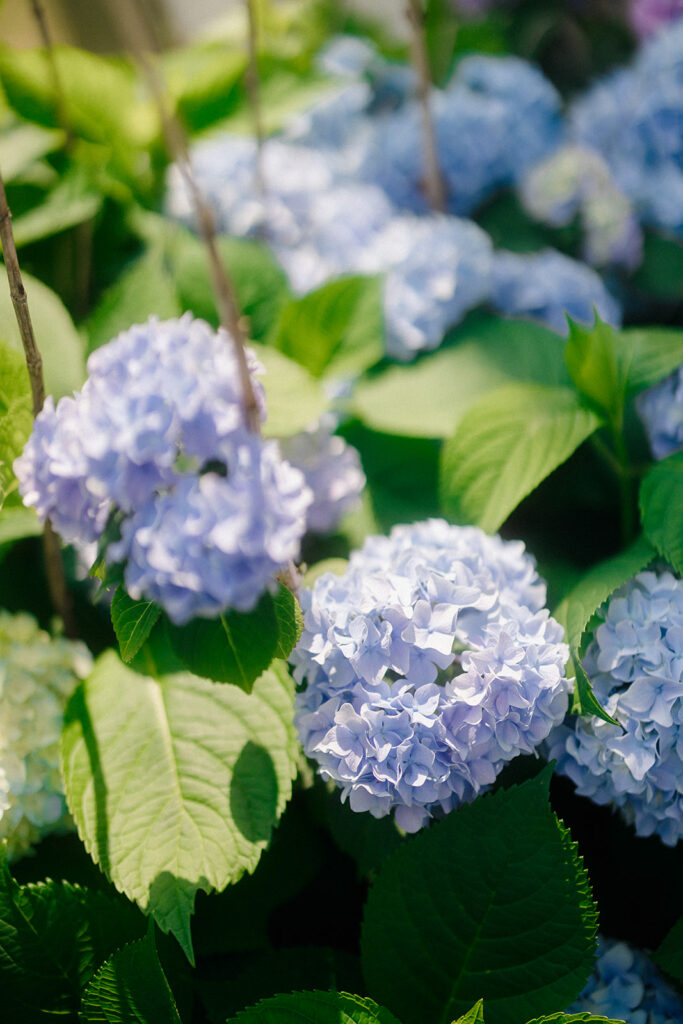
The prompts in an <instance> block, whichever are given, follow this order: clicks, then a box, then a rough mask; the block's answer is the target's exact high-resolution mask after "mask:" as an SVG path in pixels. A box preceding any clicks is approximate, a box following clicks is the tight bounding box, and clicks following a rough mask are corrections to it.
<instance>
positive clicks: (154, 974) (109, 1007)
mask: <svg viewBox="0 0 683 1024" xmlns="http://www.w3.org/2000/svg"><path fill="white" fill-rule="evenodd" d="M81 1017H82V1020H83V1021H84V1024H181V1020H180V1015H179V1013H178V1009H177V1007H176V1004H175V1000H174V998H173V993H172V992H171V989H170V987H169V984H168V981H167V980H166V976H165V974H164V972H163V969H162V966H161V964H160V962H159V957H158V955H157V951H156V947H155V944H154V939H153V937H152V935H151V933H148V934H147V936H146V937H145V938H144V939H139V940H138V941H137V942H131V943H129V944H128V945H127V946H124V947H123V948H122V949H118V950H117V951H116V952H115V953H114V955H113V957H112V958H111V959H110V960H107V962H106V963H105V964H104V965H103V966H102V967H101V968H100V970H99V971H98V972H97V974H96V975H95V977H94V978H93V980H92V981H91V983H90V985H89V986H88V988H87V990H86V992H85V993H84V995H83V1005H82V1007H81Z"/></svg>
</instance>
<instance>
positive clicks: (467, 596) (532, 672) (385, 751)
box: [292, 520, 569, 832]
mask: <svg viewBox="0 0 683 1024" xmlns="http://www.w3.org/2000/svg"><path fill="white" fill-rule="evenodd" d="M301 601H302V608H303V612H304V631H303V634H302V637H301V640H300V641H299V643H298V645H297V647H296V648H295V650H294V652H293V654H292V662H293V665H294V675H295V678H296V679H297V681H298V682H299V683H300V684H302V685H303V684H305V689H304V690H303V691H302V692H301V693H300V694H299V696H298V697H297V713H296V724H297V728H298V731H299V736H300V738H301V741H302V743H303V746H304V750H305V752H306V754H307V755H308V756H309V757H311V758H313V759H314V760H315V761H317V763H318V766H319V771H320V774H321V775H322V777H323V778H324V779H332V780H334V781H335V782H336V783H337V785H338V786H340V787H341V789H342V799H346V798H348V799H349V803H350V805H351V807H352V809H353V810H355V811H362V810H368V811H370V813H371V814H373V815H374V816H375V817H382V816H384V815H386V814H389V812H390V811H391V810H392V809H395V812H396V821H397V823H398V824H399V825H400V826H401V827H402V828H404V829H405V830H406V831H411V832H414V831H416V830H418V829H419V828H421V827H422V826H423V825H425V824H426V823H427V821H428V820H429V818H430V817H431V816H432V815H434V814H441V813H447V812H448V811H450V810H452V809H453V808H455V807H457V806H458V805H460V804H461V803H463V802H467V801H470V800H472V799H473V798H474V797H475V796H476V795H477V793H479V792H481V791H482V790H483V789H485V788H486V787H487V786H489V785H490V784H491V783H492V782H493V781H494V779H495V778H496V775H497V774H498V772H499V771H500V770H501V768H502V766H503V764H505V762H507V761H509V760H511V759H512V758H513V757H515V756H516V755H517V754H519V753H531V752H533V751H534V750H535V749H536V747H537V746H538V744H540V743H541V741H542V740H543V739H544V738H545V737H546V736H547V735H548V733H549V732H550V730H551V728H552V727H553V725H555V724H557V723H558V722H560V721H561V720H562V717H563V715H564V713H565V710H566V707H567V691H568V689H569V682H568V680H567V679H565V678H564V665H565V662H566V658H567V647H566V645H565V644H564V643H562V628H561V627H560V626H559V625H558V623H556V622H555V621H554V620H553V619H551V618H549V616H548V612H547V611H546V609H545V608H544V607H543V605H544V603H545V585H544V583H543V582H542V581H541V580H540V578H539V577H538V575H537V574H536V572H535V569H534V563H533V561H532V559H531V558H530V557H529V556H528V555H527V554H525V551H524V545H523V544H522V543H521V542H505V541H502V540H501V539H500V538H499V537H488V536H486V534H484V533H483V532H482V531H481V530H478V529H476V528H475V527H458V526H450V525H449V524H448V523H446V522H444V521H443V520H430V521H428V522H424V523H417V524H415V525H413V526H398V527H395V528H394V529H393V530H392V532H391V534H390V536H389V537H369V538H367V539H366V541H365V544H364V546H363V548H362V549H361V550H360V551H359V552H355V553H354V554H352V555H351V559H350V561H349V565H348V568H347V571H346V572H345V574H344V575H343V576H334V575H333V574H331V573H327V574H325V575H323V576H321V577H320V578H319V579H318V580H316V582H315V585H314V587H313V589H312V590H304V591H303V593H302V596H301Z"/></svg>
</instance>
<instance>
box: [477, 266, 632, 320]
mask: <svg viewBox="0 0 683 1024" xmlns="http://www.w3.org/2000/svg"><path fill="white" fill-rule="evenodd" d="M492 301H493V305H494V306H495V308H496V309H498V310H499V311H500V312H502V313H510V314H512V315H513V316H529V317H532V318H533V319H534V320H540V321H541V322H542V323H544V324H547V325H548V327H552V328H553V330H556V331H559V332H560V334H567V332H568V327H567V321H566V316H567V314H568V315H569V316H571V317H572V319H573V320H578V321H580V322H581V323H586V324H592V323H593V321H594V312H593V307H595V309H597V311H598V313H599V314H600V317H601V319H602V320H604V321H606V322H607V323H610V324H613V325H614V326H615V327H618V326H619V324H620V323H621V310H620V308H619V304H618V302H617V301H616V299H615V298H613V296H612V295H610V293H609V292H608V291H607V288H606V287H605V285H604V284H603V282H602V280H601V278H600V277H599V276H598V274H597V273H596V272H595V271H594V270H592V269H591V267H588V266H586V264H585V263H580V262H579V261H578V260H573V259H570V257H569V256H564V255H563V254H562V253H560V252H557V251H556V250H554V249H543V250H542V251H541V252H537V253H530V254H527V255H519V254H517V253H512V252H497V253H495V254H494V257H493V298H492Z"/></svg>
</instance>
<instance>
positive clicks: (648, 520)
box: [640, 452, 683, 575]
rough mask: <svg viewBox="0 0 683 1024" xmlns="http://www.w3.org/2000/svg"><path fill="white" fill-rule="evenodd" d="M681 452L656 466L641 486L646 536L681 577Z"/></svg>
mask: <svg viewBox="0 0 683 1024" xmlns="http://www.w3.org/2000/svg"><path fill="white" fill-rule="evenodd" d="M682 513H683V452H676V453H675V454H674V455H669V457H668V458H666V459H662V460H661V461H660V462H657V463H656V464H655V465H654V466H653V467H652V469H651V470H650V471H649V472H648V473H647V475H646V476H645V478H644V479H643V482H642V484H641V485H640V514H641V517H642V520H643V530H644V531H645V536H646V537H647V539H648V540H649V541H651V543H652V544H654V546H655V547H656V548H657V551H659V553H660V555H662V557H663V558H665V559H666V560H667V562H668V563H669V564H670V565H671V566H672V567H673V568H674V569H675V570H676V572H677V573H678V574H679V575H683V528H682V526H681V520H682V518H683V515H682Z"/></svg>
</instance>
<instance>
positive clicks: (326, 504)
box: [280, 418, 365, 533]
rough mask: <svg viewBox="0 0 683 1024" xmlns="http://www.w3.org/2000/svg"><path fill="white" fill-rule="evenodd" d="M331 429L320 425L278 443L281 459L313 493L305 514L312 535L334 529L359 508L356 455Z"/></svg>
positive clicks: (361, 479) (362, 485) (361, 483)
mask: <svg viewBox="0 0 683 1024" xmlns="http://www.w3.org/2000/svg"><path fill="white" fill-rule="evenodd" d="M332 419H333V418H332ZM333 426H334V424H333V422H329V421H328V422H325V423H323V422H321V423H318V424H316V425H315V426H314V427H312V428H310V429H309V430H304V431H302V432H301V433H299V434H294V435H293V436H292V437H286V438H283V440H282V441H281V442H280V449H281V451H282V455H283V457H284V458H285V459H286V460H287V462H288V463H289V464H290V465H291V466H294V467H295V468H296V469H298V470H300V471H301V472H302V473H303V475H304V478H305V480H306V485H307V487H308V488H309V489H310V491H311V493H312V494H313V501H312V502H311V504H310V505H309V507H308V509H307V511H306V528H307V529H308V530H310V531H312V532H313V533H330V532H331V531H332V530H334V529H335V528H336V527H337V526H338V525H339V522H340V521H341V519H342V518H343V516H345V515H346V513H347V512H352V511H353V510H354V509H355V508H357V507H358V506H359V504H360V500H361V495H362V493H363V490H364V488H365V473H364V472H363V470H362V467H361V463H360V455H359V454H358V452H357V451H356V449H355V448H354V447H353V445H350V444H347V443H346V441H345V440H344V439H343V438H342V437H337V436H336V435H335V434H334V433H333Z"/></svg>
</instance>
